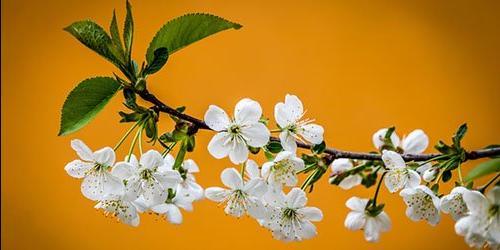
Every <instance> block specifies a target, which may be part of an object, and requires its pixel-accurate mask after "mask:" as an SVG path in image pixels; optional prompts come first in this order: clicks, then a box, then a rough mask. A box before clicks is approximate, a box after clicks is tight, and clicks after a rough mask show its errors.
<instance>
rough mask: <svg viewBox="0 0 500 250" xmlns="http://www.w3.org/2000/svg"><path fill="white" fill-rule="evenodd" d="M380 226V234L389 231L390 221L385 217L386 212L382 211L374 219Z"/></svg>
mask: <svg viewBox="0 0 500 250" xmlns="http://www.w3.org/2000/svg"><path fill="white" fill-rule="evenodd" d="M375 219H376V220H377V221H378V223H379V225H380V229H381V232H387V231H389V230H390V229H391V224H392V223H391V219H390V218H389V216H388V215H387V213H386V212H384V211H382V212H381V213H380V214H378V215H377V217H375Z"/></svg>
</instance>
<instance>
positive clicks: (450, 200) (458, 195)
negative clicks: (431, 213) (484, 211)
mask: <svg viewBox="0 0 500 250" xmlns="http://www.w3.org/2000/svg"><path fill="white" fill-rule="evenodd" d="M467 191H468V190H467V188H464V187H461V186H458V187H455V188H453V189H452V190H451V193H450V194H448V195H445V196H443V197H441V202H440V205H439V207H440V208H441V211H443V212H444V213H447V214H450V215H451V217H453V219H454V220H455V221H457V220H459V219H460V218H462V217H464V216H465V215H467V212H468V210H467V205H466V204H465V201H464V199H463V194H464V193H465V192H467Z"/></svg>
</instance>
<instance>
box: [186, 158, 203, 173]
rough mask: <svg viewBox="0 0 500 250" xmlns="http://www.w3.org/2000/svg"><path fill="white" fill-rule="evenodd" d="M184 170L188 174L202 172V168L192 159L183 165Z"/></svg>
mask: <svg viewBox="0 0 500 250" xmlns="http://www.w3.org/2000/svg"><path fill="white" fill-rule="evenodd" d="M182 168H184V169H185V170H186V171H187V172H188V173H198V172H200V168H199V167H198V164H196V162H195V161H193V160H191V159H187V160H185V161H184V162H183V163H182Z"/></svg>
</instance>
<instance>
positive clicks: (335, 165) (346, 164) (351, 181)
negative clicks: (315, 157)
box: [330, 158, 363, 190]
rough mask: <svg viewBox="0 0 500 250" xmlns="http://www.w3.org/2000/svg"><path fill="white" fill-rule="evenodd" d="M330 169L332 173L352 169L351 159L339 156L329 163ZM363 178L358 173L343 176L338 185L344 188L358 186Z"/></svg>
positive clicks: (337, 173)
mask: <svg viewBox="0 0 500 250" xmlns="http://www.w3.org/2000/svg"><path fill="white" fill-rule="evenodd" d="M330 167H331V169H332V173H333V174H334V175H339V174H342V173H344V172H346V171H348V170H350V169H352V168H353V167H354V166H353V164H352V161H351V160H350V159H347V158H339V159H335V160H334V161H333V162H332V164H331V165H330ZM362 180H363V177H361V175H359V174H353V175H349V176H347V177H345V178H344V179H342V181H341V182H340V183H339V185H338V186H339V187H341V188H342V189H344V190H348V189H351V188H353V187H355V186H358V185H359V184H361V181H362Z"/></svg>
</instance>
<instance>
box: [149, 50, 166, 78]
mask: <svg viewBox="0 0 500 250" xmlns="http://www.w3.org/2000/svg"><path fill="white" fill-rule="evenodd" d="M167 60H168V51H167V48H164V47H161V48H158V49H157V50H155V52H154V57H153V61H152V62H151V64H148V65H147V66H146V68H145V69H144V72H143V74H144V75H150V74H154V73H156V72H157V71H158V70H160V69H161V68H162V67H163V65H165V63H167Z"/></svg>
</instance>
